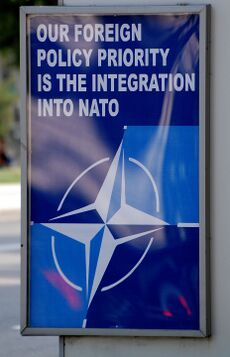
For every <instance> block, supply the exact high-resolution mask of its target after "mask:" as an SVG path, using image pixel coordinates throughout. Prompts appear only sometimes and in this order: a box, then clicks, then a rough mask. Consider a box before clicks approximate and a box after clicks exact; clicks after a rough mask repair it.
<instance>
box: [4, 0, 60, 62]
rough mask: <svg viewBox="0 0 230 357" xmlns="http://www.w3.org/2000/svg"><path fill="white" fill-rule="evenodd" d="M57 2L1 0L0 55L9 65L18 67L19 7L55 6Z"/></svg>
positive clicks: (49, 0)
mask: <svg viewBox="0 0 230 357" xmlns="http://www.w3.org/2000/svg"><path fill="white" fill-rule="evenodd" d="M56 4H57V0H1V1H0V49H1V50H0V54H1V55H4V56H7V57H8V60H10V62H11V64H14V65H17V66H18V65H19V46H20V41H19V7H20V6H32V5H56Z"/></svg>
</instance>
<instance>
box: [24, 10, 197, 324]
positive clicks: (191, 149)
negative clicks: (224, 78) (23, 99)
mask: <svg viewBox="0 0 230 357" xmlns="http://www.w3.org/2000/svg"><path fill="white" fill-rule="evenodd" d="M65 20H66V21H68V23H69V24H70V25H73V24H75V23H79V22H83V23H90V22H92V21H95V22H97V23H105V22H108V23H118V22H119V23H123V22H125V23H133V22H136V23H139V22H141V23H142V29H143V41H142V42H141V43H140V42H136V43H135V42H134V43H131V44H130V43H129V44H128V47H130V48H135V47H138V48H139V47H143V48H145V47H163V48H167V47H169V48H170V49H171V51H170V58H169V62H168V66H167V67H166V68H163V69H162V68H161V66H157V68H153V69H152V68H145V69H144V70H143V68H142V69H139V68H135V72H136V73H143V72H144V73H151V71H152V70H154V71H156V73H160V72H170V71H171V70H172V68H173V66H176V67H177V68H178V71H180V72H181V73H184V72H195V73H196V79H197V82H198V78H199V70H198V68H199V52H198V51H199V46H198V43H199V16H198V15H189V16H188V15H179V16H160V15H159V16H158V15H152V16H151V15H149V16H116V17H113V16H98V17H95V18H94V17H87V16H82V17H81V16H66V17H65V19H64V20H63V17H55V16H53V17H52V16H35V17H33V18H31V20H30V45H31V53H30V57H31V69H30V78H31V79H30V80H31V95H32V115H31V150H32V151H31V152H32V153H31V182H29V184H30V190H31V217H30V218H31V221H33V222H34V224H33V225H32V226H31V237H30V245H29V246H30V278H29V279H30V306H29V312H30V314H29V316H30V320H29V324H30V326H32V327H81V326H82V322H83V320H84V319H85V318H87V327H92V328H101V327H103V328H117V327H119V328H156V329H161V328H162V329H199V228H178V227H177V226H176V225H177V223H180V222H189V223H198V222H199V195H198V191H199V190H198V176H199V172H198V166H199V145H198V142H199V90H198V86H197V87H196V91H195V92H177V93H168V92H164V93H156V92H153V93H145V92H143V93H104V94H103V93H99V94H97V93H91V92H90V91H89V92H87V93H86V94H84V93H80V95H79V94H78V93H72V92H70V93H59V92H58V88H55V87H54V88H53V91H52V93H45V92H43V93H42V94H41V93H38V92H37V74H38V73H51V74H52V75H53V74H55V73H75V72H76V71H77V72H78V73H86V70H87V71H88V72H87V75H89V74H91V73H97V72H101V73H112V71H113V72H114V73H129V72H130V73H131V72H133V71H134V69H133V68H131V69H130V68H113V69H112V71H111V68H110V69H108V68H107V67H103V68H99V69H98V68H97V67H96V65H95V66H92V67H90V68H89V69H86V68H79V69H76V68H66V69H65V68H64V69H63V68H48V67H42V68H37V65H36V61H37V57H36V56H37V53H36V50H37V48H46V49H49V48H63V47H62V46H63V45H62V44H60V43H59V44H58V43H56V44H53V43H50V42H49V41H46V42H45V43H44V44H42V43H39V42H38V41H37V39H36V35H35V32H36V27H37V26H38V24H39V23H50V22H51V21H52V22H55V23H57V22H58V21H59V22H60V23H61V22H65ZM81 45H82V47H83V48H84V45H85V44H84V43H83V44H81ZM101 46H102V47H105V48H111V47H112V46H114V47H116V48H118V47H119V48H125V47H126V46H127V44H126V43H122V42H119V43H114V44H111V43H109V44H106V43H102V44H101ZM83 95H85V97H86V98H99V97H102V96H104V97H108V98H113V97H116V98H118V100H119V102H120V113H119V115H118V117H116V118H109V117H108V118H79V117H78V115H77V113H76V112H75V113H74V115H73V117H72V118H69V119H67V118H62V117H61V118H57V117H53V118H39V117H37V114H36V100H37V99H38V98H50V97H52V98H53V97H62V98H64V97H65V96H66V97H70V98H72V99H73V98H78V96H80V97H82V96H83ZM124 126H128V128H127V129H126V130H124ZM123 138H124V143H123V148H124V153H125V162H127V166H126V180H127V182H131V183H132V184H131V185H129V186H128V189H127V197H128V202H129V204H130V205H132V206H134V207H138V208H139V209H141V210H143V211H145V212H146V213H149V214H151V215H155V216H158V218H160V219H163V220H165V221H166V222H168V223H169V226H167V227H166V228H164V230H163V231H161V232H159V233H157V236H156V239H155V241H154V244H153V245H152V247H151V249H150V251H149V252H148V254H147V256H146V257H145V259H144V260H143V262H142V264H141V265H140V266H139V267H138V269H137V270H136V271H135V272H134V273H133V274H132V276H131V277H130V278H129V279H127V280H126V281H125V282H123V283H122V284H120V285H118V286H117V287H115V288H114V289H111V290H109V291H107V292H101V291H100V290H101V289H100V288H101V287H103V286H105V285H108V284H110V283H112V282H113V281H116V280H117V279H119V278H120V277H122V276H123V275H124V274H126V273H127V271H129V270H130V269H131V268H132V267H133V265H134V264H135V263H136V262H137V260H138V259H139V258H140V256H141V255H142V253H143V249H144V247H146V245H147V243H148V241H149V238H150V237H148V236H146V237H145V238H144V239H142V242H141V243H140V242H139V243H138V242H136V244H134V245H133V244H129V243H127V244H124V245H122V246H119V247H118V248H117V249H116V252H115V254H114V256H113V258H112V260H111V262H110V265H109V267H108V269H107V271H106V274H105V275H104V277H103V279H102V281H101V284H100V286H99V289H98V290H97V293H96V295H95V296H94V299H93V302H92V304H91V305H90V308H89V310H88V311H87V307H86V301H85V297H84V294H83V293H81V292H77V291H76V290H74V289H73V288H71V287H70V286H68V285H67V284H66V283H65V282H64V281H63V280H62V279H61V277H60V275H59V274H58V272H57V270H56V268H55V265H54V262H53V258H52V255H51V233H50V230H48V229H47V228H45V227H44V226H42V225H41V224H40V223H47V222H48V221H49V219H50V218H52V217H54V216H55V215H56V213H57V207H58V205H59V203H60V201H61V199H62V197H63V194H64V192H65V191H66V189H67V188H68V187H69V186H70V184H71V183H72V182H73V181H74V179H75V178H76V177H78V176H79V175H80V174H81V173H82V172H83V171H84V170H85V169H87V168H88V167H89V166H90V165H92V164H93V163H95V162H96V161H98V160H101V159H103V158H105V157H109V158H110V161H108V162H106V163H104V164H102V165H100V166H98V167H97V168H95V169H94V170H92V171H91V172H89V173H88V174H87V176H86V177H85V180H81V182H79V184H78V185H76V186H75V187H74V188H73V190H72V191H71V195H69V196H68V199H67V200H66V201H65V204H64V206H63V209H62V211H61V213H65V212H68V211H70V210H73V209H76V208H79V207H82V206H84V205H87V204H90V203H92V202H94V200H95V198H96V196H97V193H98V191H99V189H100V187H101V185H102V183H103V181H104V178H105V176H106V173H107V171H108V169H109V166H110V163H111V160H112V159H113V157H114V155H115V153H116V151H117V149H118V147H119V145H120V142H121V140H122V139H123ZM129 157H132V158H134V159H136V160H139V161H140V162H141V163H142V164H144V165H145V166H146V167H147V168H148V170H149V171H150V173H151V175H152V176H153V177H154V179H155V181H156V184H157V187H158V188H159V194H160V203H161V209H160V212H159V213H157V212H156V211H155V203H154V196H153V195H152V188H151V186H150V185H149V182H148V180H147V179H146V177H145V176H144V175H143V173H140V172H138V168H136V167H135V165H133V164H131V163H128V158H129ZM143 188H144V189H143ZM79 219H80V222H82V223H83V222H87V220H88V219H89V216H88V215H81V217H80V218H79ZM98 220H99V217H98V215H97V214H96V213H95V212H94V213H92V214H91V216H90V222H98ZM63 221H64V222H72V220H71V218H67V219H65V220H63ZM137 241H138V240H137ZM56 248H57V255H58V258H59V259H61V263H62V265H63V266H65V272H66V274H67V275H68V276H69V277H70V278H71V279H72V280H74V282H75V283H77V284H80V285H81V286H83V287H84V278H83V277H84V275H85V271H84V269H83V268H82V266H84V264H82V262H83V255H84V252H83V251H82V246H81V245H80V244H78V243H77V242H73V241H72V240H70V239H68V237H65V236H62V235H61V234H59V235H58V236H57V247H56ZM76 262H78V263H79V264H77V265H76ZM73 267H74V268H73ZM75 267H76V268H75Z"/></svg>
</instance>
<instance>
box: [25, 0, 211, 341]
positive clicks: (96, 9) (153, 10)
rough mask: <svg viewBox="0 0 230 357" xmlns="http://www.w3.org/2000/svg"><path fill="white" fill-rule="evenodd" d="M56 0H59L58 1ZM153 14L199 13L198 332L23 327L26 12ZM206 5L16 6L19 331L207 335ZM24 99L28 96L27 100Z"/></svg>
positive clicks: (27, 120)
mask: <svg viewBox="0 0 230 357" xmlns="http://www.w3.org/2000/svg"><path fill="white" fill-rule="evenodd" d="M60 3H61V1H60ZM40 14H41V15H45V14H47V15H51V14H54V15H63V16H66V15H68V14H72V15H73V14H76V15H81V14H82V15H95V14H100V15H107V14H110V15H111V14H117V15H135V14H136V15H156V14H199V16H200V57H199V58H200V68H199V71H200V77H199V80H200V82H199V89H200V98H199V100H200V105H199V118H200V123H199V145H200V148H199V207H200V213H199V215H200V217H199V218H200V234H199V236H200V239H199V250H200V253H199V254H200V256H199V272H200V276H199V278H200V283H199V284H200V286H199V288H200V290H199V291H200V331H198V330H157V329H151V330H144V329H142V330H139V329H89V328H86V329H83V328H82V329H79V328H66V329H65V328H32V327H29V311H28V306H29V304H28V301H29V274H30V267H29V252H30V250H29V241H30V230H29V228H30V227H29V222H30V197H29V196H30V193H29V192H30V190H29V182H28V179H29V176H30V142H29V138H30V134H29V125H30V124H29V123H30V112H29V103H30V97H29V94H30V90H29V75H28V66H27V63H28V60H29V49H28V43H29V42H28V43H27V36H28V35H27V17H28V16H30V15H40ZM209 20H210V6H209V5H194V6H193V5H177V6H142V5H140V6H116V5H113V6H105V7H104V6H103V7H101V6H93V7H92V6H71V7H66V6H57V7H56V6H52V7H51V6H47V7H31V6H26V7H21V9H20V26H21V43H20V48H21V111H20V115H21V160H22V222H21V232H22V244H21V282H22V283H21V334H22V335H58V336H60V335H69V336H71V335H72V336H74V335H75V336H76V335H94V336H97V335H98V336H99V335H107V336H178V337H179V336H180V337H182V336H183V337H206V336H209V335H210V273H209V240H210V228H209V227H210V222H209V221H210V219H209V209H210V207H209V203H210V199H209V196H210V195H209V115H210V113H209V55H208V51H209V43H210V39H209V38H208V36H209V33H210V31H209V26H210V21H209ZM28 98H29V100H28Z"/></svg>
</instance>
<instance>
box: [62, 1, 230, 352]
mask: <svg viewBox="0 0 230 357" xmlns="http://www.w3.org/2000/svg"><path fill="white" fill-rule="evenodd" d="M96 2H97V4H100V5H109V2H108V1H105V0H104V1H103V0H100V1H94V0H87V1H84V0H79V1H77V0H64V5H86V4H90V5H95V4H96ZM114 2H115V4H116V5H119V4H123V5H129V4H130V5H132V4H138V5H144V4H146V5H150V4H152V5H153V4H156V5H159V4H163V2H161V1H159V0H158V1H154V0H152V1H146V0H141V1H140V0H123V1H122V0H116V1H114ZM182 2H183V1H182ZM198 2H199V1H197V0H195V1H194V0H190V1H189V3H190V4H193V3H194V4H197V3H198ZM164 3H165V2H164ZM209 3H211V4H212V26H211V27H212V34H211V237H212V239H211V283H212V288H211V291H212V293H211V295H212V296H211V301H212V337H210V338H208V339H191V338H190V339H189V338H110V337H106V338H105V337H95V338H94V337H78V338H77V337H74V338H65V348H64V356H65V357H73V356H81V357H105V356H111V357H113V356H114V357H115V356H119V357H127V356H132V357H140V356H143V357H148V356H157V357H169V356H176V357H184V356H186V357H190V356H191V357H196V356H197V357H198V356H199V357H200V356H202V357H205V356H208V357H217V356H218V357H229V356H230V282H229V274H230V259H229V254H230V229H229V221H230V209H229V205H230V188H229V184H230V140H229V135H230V90H229V83H230V71H229V65H230V30H229V27H230V20H229V15H230V2H229V0H212V1H209ZM166 4H167V5H169V4H176V1H175V0H174V1H172V0H167V2H166Z"/></svg>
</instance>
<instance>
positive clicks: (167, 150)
mask: <svg viewBox="0 0 230 357" xmlns="http://www.w3.org/2000/svg"><path fill="white" fill-rule="evenodd" d="M159 135H160V136H161V135H162V133H161V132H159V128H157V127H148V128H146V127H139V128H136V127H128V128H126V130H125V131H124V137H123V140H122V141H121V143H120V145H119V147H118V149H117V151H116V154H115V156H114V157H113V158H112V159H111V158H110V157H109V156H107V157H104V158H101V160H99V161H97V162H94V163H93V164H92V165H90V166H89V167H87V168H86V169H85V170H84V171H82V172H81V173H80V175H78V177H76V179H75V180H74V181H73V182H72V183H71V184H70V185H69V187H67V189H66V190H65V191H64V192H63V197H62V198H61V200H60V202H59V204H58V207H57V211H56V212H54V214H53V217H51V218H50V219H49V220H48V222H42V223H40V224H35V225H34V227H32V239H33V236H34V237H35V238H34V239H35V240H36V239H38V237H41V235H42V236H43V237H45V239H46V248H45V249H47V251H48V253H47V261H49V264H50V267H52V269H51V268H50V270H49V271H48V272H47V270H46V271H45V272H44V276H45V277H46V279H47V280H48V281H49V282H50V283H51V285H53V287H54V288H57V289H58V287H57V286H58V284H59V290H60V291H59V292H60V294H61V295H62V298H63V297H65V298H66V300H67V301H69V305H70V307H71V306H72V310H74V309H75V311H76V317H75V319H73V318H72V320H71V321H72V322H71V324H72V325H70V327H71V326H73V327H79V328H80V327H83V328H85V327H88V320H87V316H88V314H89V312H90V310H91V308H92V306H93V304H94V301H95V298H96V296H97V295H98V294H106V293H108V292H110V293H111V294H112V295H113V291H115V290H116V289H117V288H118V287H119V286H120V287H122V284H125V283H126V282H128V281H129V279H130V278H131V277H132V279H133V278H134V277H135V273H136V272H137V271H138V270H140V269H141V266H142V265H143V263H144V261H145V259H146V257H147V256H148V254H149V253H150V251H151V249H153V247H154V244H155V243H157V240H158V239H159V237H163V236H164V235H166V231H167V227H170V226H176V227H178V228H180V227H198V226H199V224H198V203H197V201H198V197H195V199H194V192H196V189H197V185H198V179H197V176H198V168H197V161H196V158H195V156H196V155H197V154H198V153H197V148H196V144H197V141H196V140H197V138H196V135H197V132H196V128H192V129H191V130H188V128H182V127H172V128H170V129H168V132H167V137H166V138H165V143H164V145H163V146H162V137H160V138H159ZM191 145H192V148H193V150H191ZM181 148H184V150H181ZM186 148H188V149H186ZM104 163H109V169H108V171H107V173H106V175H105V178H104V181H103V182H102V185H101V187H100V189H99V191H98V192H97V195H96V198H95V200H94V201H93V202H91V203H90V204H86V205H84V206H81V207H76V209H73V210H71V211H66V210H65V203H66V202H67V200H68V198H69V197H70V196H71V194H72V190H73V189H74V188H75V187H77V186H78V185H79V183H81V182H84V180H87V175H89V173H93V172H94V170H95V169H96V168H98V167H100V166H101V165H103V164H104ZM185 181H186V184H185ZM83 216H84V220H82V217H83ZM95 217H96V219H95ZM159 233H160V234H159ZM39 239H40V238H39ZM126 245H127V246H134V247H136V249H138V250H139V255H138V257H137V258H136V260H135V259H132V262H131V265H130V266H129V269H128V270H126V269H127V267H126V269H124V271H122V269H120V270H121V271H122V273H121V274H120V276H119V277H117V276H116V274H110V275H111V276H108V272H109V271H111V267H113V266H114V264H113V261H114V260H116V261H118V260H119V258H118V254H117V252H119V248H120V247H122V246H126ZM32 252H33V251H32ZM114 257H115V258H114ZM32 258H33V254H32ZM127 259H128V257H127ZM119 264H120V265H121V266H122V264H123V263H122V261H120V263H119ZM153 264H154V262H153ZM32 265H33V259H32ZM32 269H33V267H32ZM46 269H47V267H46ZM51 270H52V272H53V273H51ZM52 274H55V275H52ZM105 276H106V279H105ZM52 277H53V278H52ZM143 279H144V278H143ZM60 286H62V287H63V288H62V291H61V289H60ZM32 288H33V285H32ZM42 288H44V284H43V285H42ZM53 294H54V293H52V296H55V294H54V295H53ZM54 299H55V297H54ZM56 299H57V303H56V304H57V308H58V309H59V310H60V311H61V309H62V307H61V306H63V304H61V302H60V301H59V300H58V299H59V298H58V297H56ZM71 299H72V300H71ZM71 301H72V303H71ZM54 304H55V300H54ZM71 304H72V305H71ZM38 305H39V304H38ZM39 306H40V308H41V309H42V306H41V304H40V305H39ZM70 310H71V309H70ZM32 311H33V306H32ZM35 315H36V314H34V315H33V313H32V316H34V317H32V319H34V321H35V320H36V318H37V317H36V316H35ZM48 315H49V311H48ZM67 316H68V314H66V316H62V317H61V319H62V323H63V325H65V324H66V322H65V319H66V320H68V318H67ZM47 320H48V321H50V326H52V316H50V318H49V317H47ZM42 323H43V322H42V321H41V319H40V322H39V323H36V322H34V324H35V325H36V324H37V325H38V326H40V325H41V326H42ZM46 324H47V321H46ZM54 325H55V323H54ZM95 327H97V326H95ZM130 327H131V326H130Z"/></svg>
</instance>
